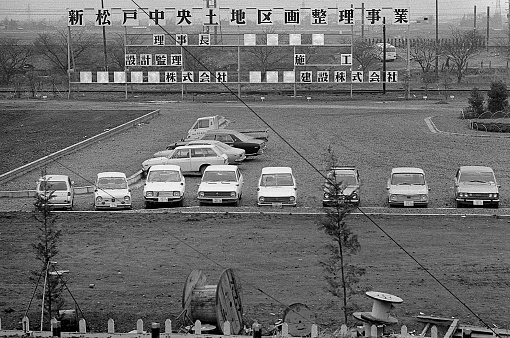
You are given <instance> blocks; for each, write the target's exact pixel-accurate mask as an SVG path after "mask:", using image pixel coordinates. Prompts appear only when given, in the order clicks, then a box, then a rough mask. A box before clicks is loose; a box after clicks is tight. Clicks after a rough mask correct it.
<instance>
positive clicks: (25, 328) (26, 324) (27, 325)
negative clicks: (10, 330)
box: [21, 316, 30, 333]
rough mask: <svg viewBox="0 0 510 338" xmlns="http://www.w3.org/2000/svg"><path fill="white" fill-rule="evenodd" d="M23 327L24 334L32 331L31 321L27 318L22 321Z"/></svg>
mask: <svg viewBox="0 0 510 338" xmlns="http://www.w3.org/2000/svg"><path fill="white" fill-rule="evenodd" d="M21 327H22V328H23V332H25V333H27V332H28V331H30V321H29V320H28V317H27V316H25V317H23V319H22V320H21Z"/></svg>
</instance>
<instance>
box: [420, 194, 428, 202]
mask: <svg viewBox="0 0 510 338" xmlns="http://www.w3.org/2000/svg"><path fill="white" fill-rule="evenodd" d="M427 199H428V196H427V195H426V194H422V195H420V200H422V201H426V200H427Z"/></svg>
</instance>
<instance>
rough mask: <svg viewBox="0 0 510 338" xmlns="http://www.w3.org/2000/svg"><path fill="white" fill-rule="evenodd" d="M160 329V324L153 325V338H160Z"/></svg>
mask: <svg viewBox="0 0 510 338" xmlns="http://www.w3.org/2000/svg"><path fill="white" fill-rule="evenodd" d="M160 328H161V326H160V325H159V323H152V325H151V338H159V332H160Z"/></svg>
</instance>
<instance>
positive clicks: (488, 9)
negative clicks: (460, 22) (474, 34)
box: [486, 6, 491, 51]
mask: <svg viewBox="0 0 510 338" xmlns="http://www.w3.org/2000/svg"><path fill="white" fill-rule="evenodd" d="M490 21H491V16H490V7H489V6H487V42H486V44H487V48H486V50H487V51H489V28H490Z"/></svg>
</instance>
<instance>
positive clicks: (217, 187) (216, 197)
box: [198, 165, 244, 205]
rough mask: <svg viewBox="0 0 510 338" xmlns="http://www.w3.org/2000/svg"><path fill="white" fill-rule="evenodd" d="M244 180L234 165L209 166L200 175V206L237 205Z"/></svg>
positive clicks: (241, 194)
mask: <svg viewBox="0 0 510 338" xmlns="http://www.w3.org/2000/svg"><path fill="white" fill-rule="evenodd" d="M243 185H244V178H243V175H242V174H241V171H240V170H239V168H238V167H237V166H235V165H210V166H208V167H207V168H206V169H205V171H204V174H203V175H202V181H201V182H200V185H199V186H198V201H199V202H200V204H204V203H211V204H225V203H233V204H235V205H239V204H240V201H241V198H242V196H243Z"/></svg>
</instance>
